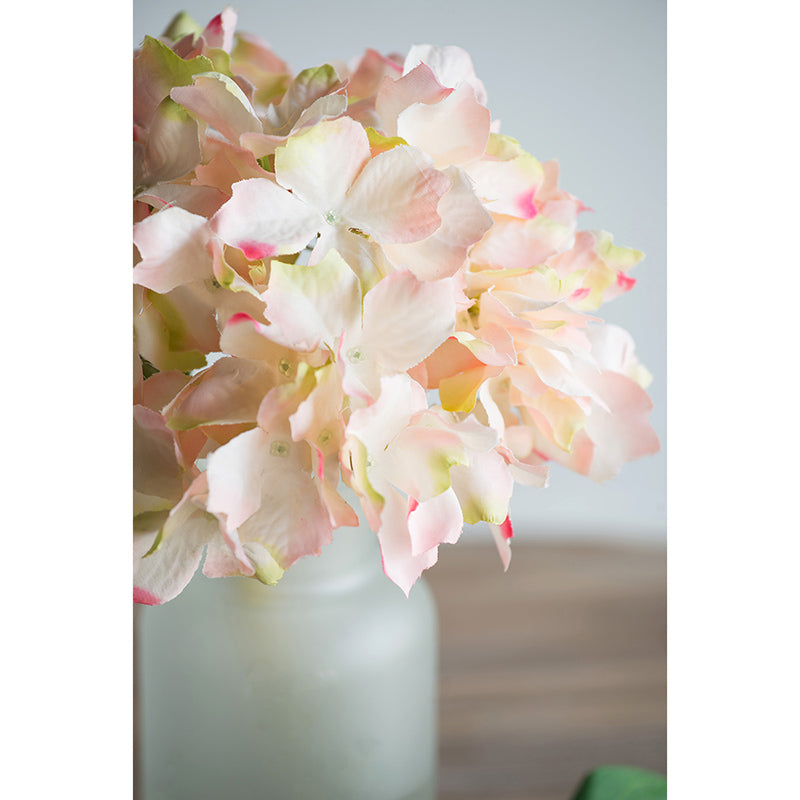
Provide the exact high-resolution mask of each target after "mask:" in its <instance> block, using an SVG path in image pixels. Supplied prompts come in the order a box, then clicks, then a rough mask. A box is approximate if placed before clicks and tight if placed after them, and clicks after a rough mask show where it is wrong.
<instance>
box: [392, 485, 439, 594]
mask: <svg viewBox="0 0 800 800" xmlns="http://www.w3.org/2000/svg"><path fill="white" fill-rule="evenodd" d="M378 541H379V542H380V545H381V559H382V561H383V571H384V572H385V573H386V576H387V577H388V578H390V579H391V580H392V581H394V583H396V584H397V585H398V586H399V587H400V588H401V589H402V590H403V592H404V593H405V595H406V597H407V596H408V594H409V592H410V591H411V587H412V586H413V585H414V584H415V583H416V582H417V580H418V578H419V576H420V575H422V572H423V571H424V570H426V569H428V568H429V567H432V566H433V565H434V564H435V563H436V561H437V559H438V558H439V552H438V548H436V547H433V548H431V549H430V550H426V551H425V552H424V553H420V554H419V555H414V553H413V552H412V543H411V534H410V533H409V530H408V503H407V501H406V499H405V498H404V497H403V496H402V495H401V494H400V493H399V492H398V491H397V490H396V489H391V490H390V491H388V492H387V494H386V503H385V505H384V507H383V510H382V511H381V526H380V530H379V531H378Z"/></svg>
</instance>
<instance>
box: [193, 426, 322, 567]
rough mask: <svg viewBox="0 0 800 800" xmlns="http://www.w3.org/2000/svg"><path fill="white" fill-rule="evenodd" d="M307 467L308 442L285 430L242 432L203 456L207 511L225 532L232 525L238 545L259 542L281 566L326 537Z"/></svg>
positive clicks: (319, 501) (314, 550)
mask: <svg viewBox="0 0 800 800" xmlns="http://www.w3.org/2000/svg"><path fill="white" fill-rule="evenodd" d="M309 466H310V451H309V448H308V445H307V444H306V443H305V442H292V441H291V438H290V437H289V435H288V431H286V432H283V431H280V430H278V431H276V432H273V433H269V434H268V433H266V432H264V431H263V430H261V429H260V428H254V429H253V430H251V431H246V432H245V433H242V434H240V435H239V436H237V437H236V438H235V439H232V440H231V441H230V442H228V444H226V445H223V446H222V447H220V448H219V449H217V450H215V451H214V452H213V453H212V454H211V455H210V456H209V458H208V467H207V469H206V473H207V475H208V510H209V512H210V513H212V514H217V515H219V516H220V518H221V519H223V520H224V525H225V530H226V531H229V532H231V531H233V530H235V529H237V528H238V530H239V537H240V539H241V541H242V543H243V545H244V544H245V543H246V542H259V543H260V544H262V545H263V546H264V547H265V548H266V549H267V550H268V551H269V553H270V554H271V555H272V557H273V558H274V559H275V560H276V561H277V562H278V564H279V565H280V566H281V567H282V568H283V569H287V568H288V567H289V566H291V564H293V563H294V562H295V561H296V560H297V559H298V558H300V557H302V556H305V555H310V554H314V553H319V551H320V548H321V547H322V545H324V544H328V543H329V542H330V541H331V540H332V527H331V524H330V519H329V514H328V510H327V507H326V506H325V505H324V504H323V502H322V499H321V497H320V494H319V491H318V487H317V486H316V483H315V479H314V478H313V476H312V475H311V474H310V472H309Z"/></svg>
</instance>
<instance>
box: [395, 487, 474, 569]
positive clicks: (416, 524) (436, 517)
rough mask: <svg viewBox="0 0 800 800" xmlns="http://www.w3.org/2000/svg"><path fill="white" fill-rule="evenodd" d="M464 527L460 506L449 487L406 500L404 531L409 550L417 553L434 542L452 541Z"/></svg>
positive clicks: (435, 543)
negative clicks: (422, 498)
mask: <svg viewBox="0 0 800 800" xmlns="http://www.w3.org/2000/svg"><path fill="white" fill-rule="evenodd" d="M463 528H464V517H463V516H462V514H461V506H460V505H459V503H458V498H457V497H456V495H455V492H453V490H452V489H448V490H447V491H444V492H442V493H441V494H438V495H436V497H432V498H431V499H430V500H426V501H424V502H422V503H417V502H416V501H414V502H413V505H412V504H411V503H409V512H408V532H409V535H410V537H411V553H412V555H414V556H418V555H420V554H422V553H425V552H427V551H428V550H431V549H433V548H435V547H438V545H440V544H443V543H447V544H454V543H455V542H457V541H458V539H459V537H460V536H461V531H462V530H463Z"/></svg>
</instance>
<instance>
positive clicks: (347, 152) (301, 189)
mask: <svg viewBox="0 0 800 800" xmlns="http://www.w3.org/2000/svg"><path fill="white" fill-rule="evenodd" d="M369 155H370V153H369V141H368V139H367V134H366V132H365V131H364V129H363V128H362V127H361V125H359V124H358V123H357V122H356V121H355V120H352V119H350V118H349V117H341V118H339V119H334V120H324V121H322V122H320V123H318V124H317V125H315V126H314V127H313V128H307V129H305V130H303V131H301V132H300V133H297V134H295V135H294V136H292V137H290V138H289V140H288V141H287V143H286V145H285V146H284V147H279V148H278V149H277V150H276V151H275V176H276V178H277V180H278V183H279V184H280V185H281V186H283V187H285V188H286V189H291V190H292V192H293V193H294V194H295V196H297V197H299V198H301V199H302V200H303V201H304V202H306V203H308V205H309V206H311V207H312V208H314V209H315V210H316V211H317V212H318V213H319V214H322V215H325V214H329V213H330V214H335V213H336V212H338V211H339V210H340V209H341V207H342V204H343V202H344V197H345V193H346V192H347V190H348V189H349V188H350V185H351V184H352V183H353V181H354V180H355V179H356V176H357V175H358V174H359V172H361V170H362V168H363V166H364V164H365V163H366V162H367V160H368V159H369Z"/></svg>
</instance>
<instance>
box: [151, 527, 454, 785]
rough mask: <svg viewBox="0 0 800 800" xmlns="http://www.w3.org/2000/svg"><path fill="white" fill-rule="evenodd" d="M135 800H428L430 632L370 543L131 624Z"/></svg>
mask: <svg viewBox="0 0 800 800" xmlns="http://www.w3.org/2000/svg"><path fill="white" fill-rule="evenodd" d="M137 663H138V666H137V669H138V672H137V678H138V694H139V696H140V700H139V704H138V707H139V719H138V727H139V741H140V745H139V748H138V755H137V761H138V767H139V773H140V776H141V777H140V780H139V781H138V789H139V791H138V796H139V799H140V800H190V799H191V800H221V798H225V800H434V798H435V794H436V751H437V686H438V626H437V617H436V609H435V604H434V600H433V596H432V594H431V592H430V590H429V588H428V586H427V585H426V584H425V582H424V581H419V582H418V583H417V584H416V585H415V586H414V588H413V589H412V590H411V595H410V597H409V598H408V599H406V597H405V596H404V595H403V593H402V592H401V591H400V590H399V589H398V588H397V586H395V585H394V584H393V583H391V582H390V581H389V580H388V579H387V578H386V577H385V576H384V574H383V571H382V570H381V560H380V552H379V549H378V545H377V541H376V538H375V535H374V534H373V533H370V532H369V531H366V530H363V529H349V528H342V529H339V530H337V531H336V532H335V533H334V543H333V544H331V545H329V546H327V547H325V548H323V551H322V555H321V556H319V557H313V556H312V557H309V558H305V559H302V560H301V561H299V562H297V563H296V564H295V565H294V566H293V567H292V568H291V569H290V570H289V571H288V572H287V573H286V574H285V575H284V577H283V578H282V580H281V581H280V583H279V584H278V585H277V586H275V587H267V586H263V585H262V584H260V583H258V582H257V581H254V580H247V579H240V578H220V579H215V580H209V579H207V578H204V577H203V576H201V575H198V576H196V577H195V579H194V580H193V581H192V583H190V585H189V586H188V587H187V589H186V590H185V591H184V593H183V594H182V595H180V596H179V597H177V598H176V599H175V600H173V601H171V602H170V603H168V604H166V605H164V606H159V607H152V608H151V607H141V608H139V610H138V619H137Z"/></svg>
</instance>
